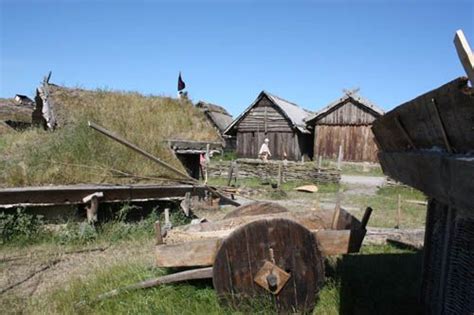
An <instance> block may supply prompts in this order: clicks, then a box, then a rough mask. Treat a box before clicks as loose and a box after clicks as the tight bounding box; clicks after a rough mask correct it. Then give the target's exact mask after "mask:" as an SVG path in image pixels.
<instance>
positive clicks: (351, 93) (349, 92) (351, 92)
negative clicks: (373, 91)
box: [342, 87, 360, 96]
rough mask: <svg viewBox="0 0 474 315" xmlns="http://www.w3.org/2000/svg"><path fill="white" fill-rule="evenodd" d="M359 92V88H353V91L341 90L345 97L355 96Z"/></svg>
mask: <svg viewBox="0 0 474 315" xmlns="http://www.w3.org/2000/svg"><path fill="white" fill-rule="evenodd" d="M359 91H360V88H358V87H356V88H353V89H342V92H343V93H344V94H345V95H347V96H352V95H355V94H357V92H359Z"/></svg>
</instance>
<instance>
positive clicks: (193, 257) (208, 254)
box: [156, 238, 222, 267]
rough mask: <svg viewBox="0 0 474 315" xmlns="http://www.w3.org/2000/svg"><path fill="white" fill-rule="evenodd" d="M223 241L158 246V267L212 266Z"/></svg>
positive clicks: (201, 241) (217, 239)
mask: <svg viewBox="0 0 474 315" xmlns="http://www.w3.org/2000/svg"><path fill="white" fill-rule="evenodd" d="M221 242H222V239H219V238H211V239H204V240H198V241H192V242H185V243H181V244H173V245H158V246H156V265H157V267H195V266H203V267H204V266H212V264H214V258H215V255H216V252H217V249H218V248H219V246H220V244H221Z"/></svg>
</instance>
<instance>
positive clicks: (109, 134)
mask: <svg viewBox="0 0 474 315" xmlns="http://www.w3.org/2000/svg"><path fill="white" fill-rule="evenodd" d="M88 124H89V127H91V128H92V129H94V130H96V131H98V132H100V133H101V134H103V135H105V136H107V137H109V138H111V139H113V140H115V141H117V142H118V143H121V144H123V145H124V146H126V147H128V148H130V149H132V150H134V151H136V152H138V153H140V154H141V155H143V156H145V157H147V158H149V159H150V160H152V161H154V162H156V163H158V164H160V165H161V166H163V167H164V168H166V169H167V170H170V171H171V172H173V173H175V174H178V175H180V176H181V177H184V178H186V179H187V180H190V181H191V182H193V183H195V184H199V180H197V179H195V178H192V177H191V176H189V175H188V174H185V173H183V172H181V171H180V170H178V169H176V168H175V167H173V166H171V165H169V164H168V163H166V162H163V161H162V160H160V159H159V158H157V157H156V156H154V155H152V154H151V153H148V152H146V151H145V150H142V149H140V148H139V147H137V146H136V145H134V144H133V143H131V142H129V141H127V140H125V139H123V138H121V137H119V136H117V135H116V134H113V133H112V132H110V131H108V130H107V129H105V128H104V127H101V126H99V125H97V124H94V123H93V122H90V121H89V122H88ZM204 186H205V187H206V188H207V189H209V190H210V191H211V192H213V193H214V194H216V195H217V196H219V197H220V198H221V199H222V200H225V201H226V202H228V203H229V204H231V205H234V206H240V203H238V202H236V201H234V200H232V199H230V198H227V197H226V196H224V195H223V194H222V193H220V192H218V191H217V190H216V189H215V188H212V187H210V186H208V185H204Z"/></svg>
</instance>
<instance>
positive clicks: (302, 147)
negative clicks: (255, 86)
mask: <svg viewBox="0 0 474 315" xmlns="http://www.w3.org/2000/svg"><path fill="white" fill-rule="evenodd" d="M311 114H312V113H311V112H309V111H307V110H305V109H303V108H301V107H299V106H298V105H296V104H294V103H292V102H289V101H287V100H285V99H282V98H281V97H278V96H276V95H273V94H270V93H268V92H266V91H262V92H260V94H259V95H258V96H257V98H256V99H255V101H254V102H253V103H252V104H251V105H250V106H249V107H248V108H247V109H246V110H245V111H244V112H243V113H242V114H240V116H239V117H237V118H236V119H235V120H234V121H233V122H232V123H231V124H230V125H229V126H228V127H227V129H226V130H225V132H224V134H225V135H227V136H232V137H236V140H237V143H236V153H237V156H238V157H246V158H257V157H258V151H259V149H260V146H261V145H262V143H263V141H264V140H265V138H268V139H269V140H270V144H269V148H270V151H271V153H272V157H271V158H272V159H284V158H285V157H286V158H287V159H288V160H301V157H302V156H303V155H305V156H307V157H309V158H311V157H312V155H313V154H312V151H313V150H312V136H311V132H310V130H308V129H307V128H306V124H305V122H304V119H305V118H306V117H308V116H310V115H311Z"/></svg>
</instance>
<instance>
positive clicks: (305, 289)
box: [213, 219, 324, 312]
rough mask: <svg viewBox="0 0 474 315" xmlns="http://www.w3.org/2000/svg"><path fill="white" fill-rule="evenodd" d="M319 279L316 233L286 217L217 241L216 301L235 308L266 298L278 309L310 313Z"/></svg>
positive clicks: (321, 268)
mask: <svg viewBox="0 0 474 315" xmlns="http://www.w3.org/2000/svg"><path fill="white" fill-rule="evenodd" d="M323 282H324V263H323V258H322V256H321V253H320V251H319V250H318V247H317V242H316V239H315V236H314V235H313V234H312V233H311V232H310V231H309V230H308V229H306V228H305V227H303V226H302V225H300V224H298V223H296V222H293V221H291V220H286V219H271V220H258V221H254V222H251V223H248V224H246V225H244V226H242V227H240V228H239V229H237V230H235V231H234V232H233V233H232V234H230V235H229V236H228V237H227V238H226V239H225V240H224V241H223V242H222V245H221V247H220V248H219V250H218V252H217V255H216V258H215V262H214V267H213V283H214V288H215V289H216V291H217V294H218V295H219V297H220V300H221V302H223V303H226V304H229V305H232V306H233V307H235V308H238V307H239V305H250V304H251V302H252V300H254V299H255V298H256V297H259V298H262V297H263V298H265V297H267V298H270V299H271V300H272V303H274V305H275V306H276V308H277V309H278V310H279V311H283V312H285V311H299V312H310V311H312V310H313V308H314V306H315V302H316V296H317V294H318V292H319V289H320V288H321V286H322V284H323Z"/></svg>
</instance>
